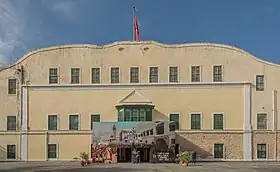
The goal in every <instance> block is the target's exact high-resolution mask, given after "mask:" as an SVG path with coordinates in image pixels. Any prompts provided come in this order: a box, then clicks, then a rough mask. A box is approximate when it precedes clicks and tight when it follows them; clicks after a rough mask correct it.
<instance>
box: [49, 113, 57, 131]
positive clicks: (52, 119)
mask: <svg viewBox="0 0 280 172" xmlns="http://www.w3.org/2000/svg"><path fill="white" fill-rule="evenodd" d="M48 130H57V115H48Z"/></svg>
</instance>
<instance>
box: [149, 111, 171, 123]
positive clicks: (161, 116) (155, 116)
mask: <svg viewBox="0 0 280 172" xmlns="http://www.w3.org/2000/svg"><path fill="white" fill-rule="evenodd" d="M153 121H169V117H168V116H167V115H165V114H164V113H162V112H160V111H158V110H157V109H153Z"/></svg>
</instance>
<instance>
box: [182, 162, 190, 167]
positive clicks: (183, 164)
mask: <svg viewBox="0 0 280 172" xmlns="http://www.w3.org/2000/svg"><path fill="white" fill-rule="evenodd" d="M181 166H189V163H187V162H181Z"/></svg>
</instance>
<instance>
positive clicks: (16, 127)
mask: <svg viewBox="0 0 280 172" xmlns="http://www.w3.org/2000/svg"><path fill="white" fill-rule="evenodd" d="M9 117H15V118H16V121H15V124H14V125H15V128H12V129H11V128H9V126H10V125H12V124H9ZM6 119H7V122H6V127H7V128H6V130H7V131H17V130H18V126H17V116H16V115H9V116H6Z"/></svg>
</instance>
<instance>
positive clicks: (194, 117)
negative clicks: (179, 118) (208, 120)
mask: <svg viewBox="0 0 280 172" xmlns="http://www.w3.org/2000/svg"><path fill="white" fill-rule="evenodd" d="M191 129H192V130H200V129H201V114H199V113H193V114H191Z"/></svg>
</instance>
